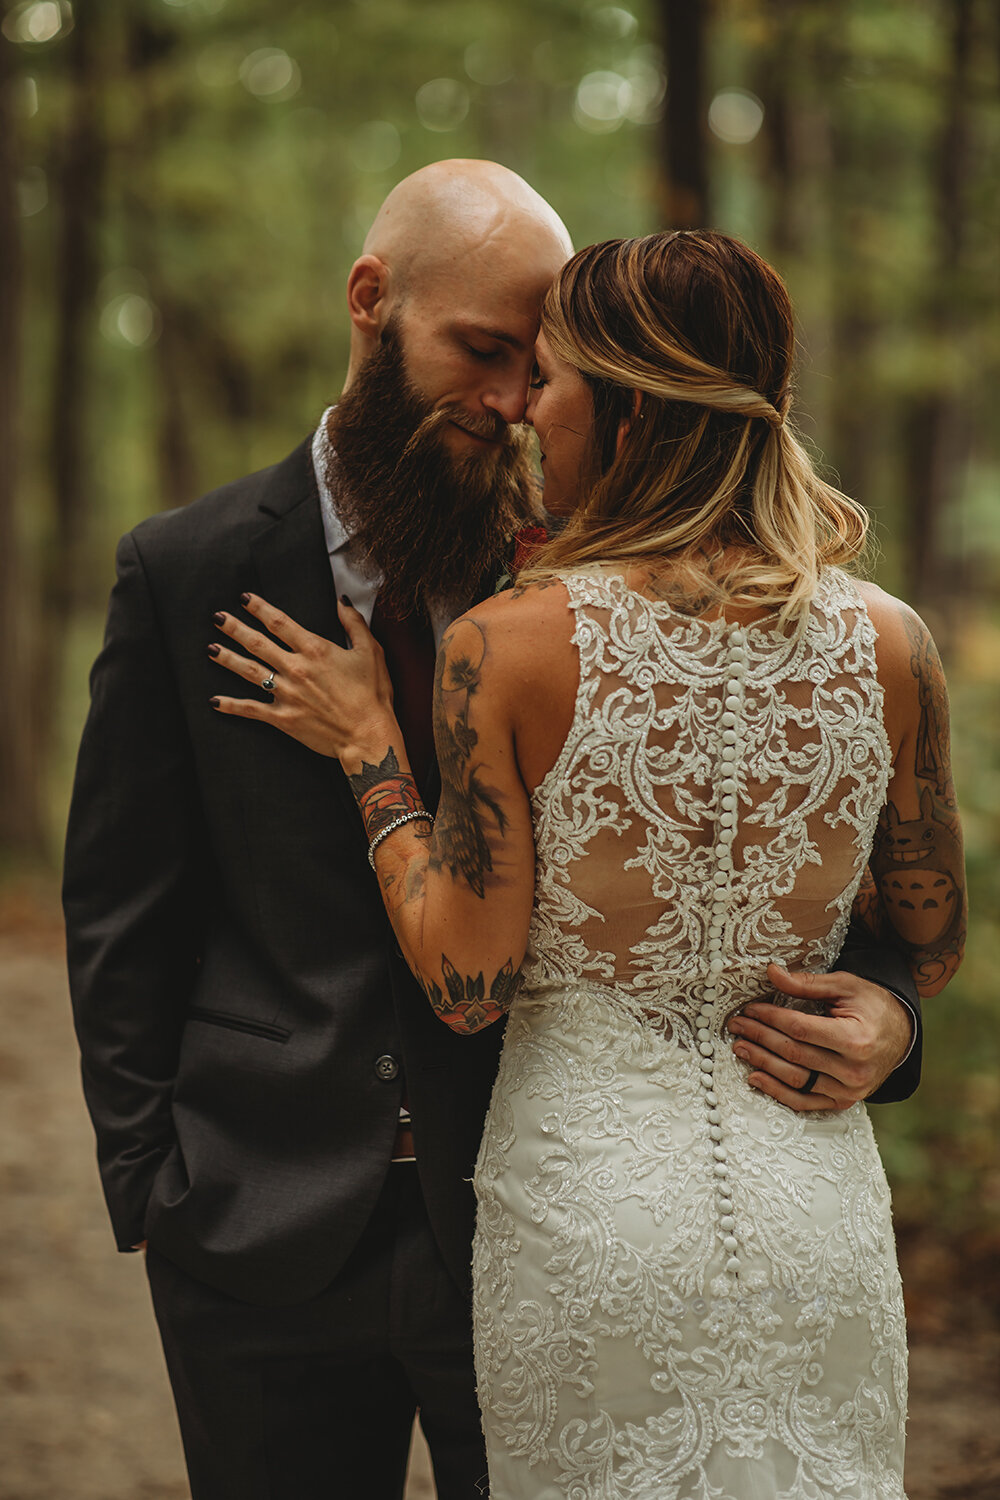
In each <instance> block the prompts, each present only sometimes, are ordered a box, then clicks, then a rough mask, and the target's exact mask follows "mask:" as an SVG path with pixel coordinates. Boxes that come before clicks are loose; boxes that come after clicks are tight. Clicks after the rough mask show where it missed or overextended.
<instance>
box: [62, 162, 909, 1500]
mask: <svg viewBox="0 0 1000 1500" xmlns="http://www.w3.org/2000/svg"><path fill="white" fill-rule="evenodd" d="M570 249H571V247H570V243H569V238H568V236H567V234H566V231H565V229H564V227H563V225H562V224H561V222H560V220H559V219H558V217H557V216H556V215H555V213H554V212H553V211H552V209H551V208H550V207H549V206H548V204H546V203H545V202H544V201H543V200H542V199H541V198H540V197H539V196H538V194H537V193H535V192H534V191H533V190H532V189H531V188H530V187H529V186H528V185H527V184H526V183H525V182H523V181H522V180H521V179H520V178H519V177H516V176H515V175H514V174H513V173H511V172H509V171H507V170H506V169H505V168H503V167H499V166H496V165H494V164H492V163H488V162H467V161H455V162H441V163H437V164H435V165H434V166H431V167H428V168H425V169H424V170H423V171H421V172H418V173H416V174H414V176H412V177H409V178H407V179H406V181H405V182H403V183H401V184H400V185H399V186H398V187H397V188H396V189H395V190H394V191H393V192H392V193H391V194H390V195H389V197H388V198H387V200H386V202H385V204H384V205H383V207H382V209H381V210H380V212H379V215H378V217H377V219H376V221H375V223H374V225H373V226H372V230H371V232H370V234H369V236H368V238H367V240H366V242H365V246H364V250H363V253H362V255H361V256H360V257H359V259H358V260H357V262H356V263H355V265H354V267H353V268H352V270H351V273H350V277H349V280H348V286H347V307H348V315H349V318H350V326H351V351H350V363H349V368H348V372H347V379H346V382H345V386H344V391H343V394H342V395H341V397H340V400H339V401H338V403H337V405H336V407H333V408H331V409H330V410H329V411H328V412H326V413H325V414H324V416H323V418H322V420H321V421H320V423H319V426H318V427H317V429H316V432H315V433H314V434H313V435H312V437H310V438H309V439H308V440H307V441H306V442H305V443H303V444H302V445H301V446H300V447H299V448H298V449H296V451H295V452H294V453H292V454H291V456H290V457H289V458H287V459H285V460H284V462H283V463H280V464H278V465H277V466H276V467H274V468H272V469H268V470H265V471H264V472H263V473H260V474H255V475H253V476H251V477H250V478H247V479H243V480H239V481H237V482H236V483H234V484H231V485H227V486H226V487H224V488H223V489H221V490H217V491H216V492H215V493H213V494H211V495H208V496H205V497H204V498H203V499H201V500H198V501H196V502H195V503H194V504H192V505H190V506H188V507H186V508H185V509H183V510H179V511H174V512H172V513H170V514H166V515H159V516H156V517H154V518H152V519H151V520H148V521H146V522H144V523H143V524H142V525H140V526H138V527H137V528H136V529H135V531H133V532H132V533H131V534H130V535H128V536H126V537H125V538H124V539H123V541H122V543H121V544H120V548H119V553H118V581H117V584H116V586H115V589H114V592H113V594H112V599H111V607H110V613H109V617H108V627H107V635H106V640H105V646H104V649H103V651H102V653H101V655H100V657H99V658H98V661H97V663H96V666H95V668H94V673H93V677H92V708H91V713H90V716H89V718H88V721H87V727H86V730H85V733H84V738H83V743H82V746H81V751H80V760H79V767H78V772H77V781H76V787H75V791H74V798H73V807H72V813H71V819H70V829H69V837H68V843H67V860H66V883H65V906H66V914H67V925H68V932H69V959H70V975H71V983H72V990H73V1000H74V1009H75V1015H76V1021H77V1030H78V1034H79V1038H80V1043H81V1050H82V1054H83V1073H84V1084H85V1089H86V1094H87V1100H88V1104H89V1106H90V1110H91V1114H92V1116H93V1119H94V1123H95V1127H96V1130H97V1137H98V1151H99V1158H100V1165H101V1172H102V1177H103V1181H104V1188H105V1193H106V1196H107V1200H108V1205H109V1208H110V1212H111V1217H112V1221H113V1224H114V1228H115V1233H116V1236H117V1241H118V1245H119V1247H120V1248H121V1249H122V1250H129V1249H135V1248H139V1247H144V1246H146V1245H147V1242H148V1248H147V1267H148V1272H149V1279H150V1284H151V1288H152V1293H153V1299H154V1305H155V1309H156V1314H157V1319H158V1322H159V1325H160V1330H161V1334H162V1338H163V1344H164V1349H165V1352H166V1356H167V1363H168V1368H169V1371H170V1377H171V1381H172V1384H173V1389H174V1394H175V1399H176V1403H177V1408H178V1414H179V1417H180V1423H181V1430H182V1435H183V1439H184V1447H185V1453H186V1456H187V1462H188V1470H189V1474H190V1478H191V1489H192V1495H193V1496H194V1500H313V1497H315V1500H320V1497H323V1500H330V1497H333V1496H339V1495H344V1496H350V1497H352V1500H360V1497H363V1500H383V1497H384V1500H390V1497H399V1496H400V1495H401V1494H402V1489H403V1483H404V1474H405V1468H406V1460H407V1453H408V1448H409V1441H410V1431H411V1427H412V1421H413V1415H414V1411H415V1409H416V1408H418V1407H419V1409H420V1419H421V1424H422V1427H423V1430H424V1432H425V1435H426V1437H427V1440H428V1443H429V1445H430V1449H431V1453H432V1456H433V1461H434V1469H435V1476H436V1481H437V1487H438V1495H439V1500H458V1497H462V1500H466V1497H470V1496H476V1495H479V1494H483V1493H485V1473H486V1464H485V1457H484V1453H483V1447H482V1439H481V1433H480V1424H479V1415H478V1411H477V1407H476V1400H475V1389H474V1379H473V1371H472V1355H471V1338H470V1326H469V1305H468V1293H467V1285H468V1274H469V1257H470V1241H471V1234H472V1214H473V1201H472V1193H471V1187H470V1183H469V1179H470V1178H471V1176H472V1168H473V1163H474V1160H475V1155H476V1150H477V1146H478V1142H479V1135H480V1131H481V1128H482V1122H483V1117H484V1114H485V1110H486V1105H487V1102H488V1097H489V1091H490V1088H491V1085H492V1081H493V1077H494V1073H495V1069H496V1062H497V1055H498V1048H499V1044H500V1040H501V1037H500V1034H499V1033H500V1028H499V1027H489V1028H487V1029H486V1030H484V1031H483V1032H481V1033H479V1034H478V1035H476V1036H473V1037H459V1036H457V1035H456V1034H455V1033H453V1032H452V1031H450V1030H449V1029H448V1028H446V1027H443V1026H442V1025H441V1024H440V1022H439V1021H438V1020H437V1019H436V1017H435V1016H434V1014H433V1012H432V1011H431V1009H430V1007H429V1006H428V1005H427V1004H426V1001H425V1000H424V998H423V996H422V993H421V992H420V990H419V988H418V986H417V985H416V984H415V982H414V981H413V979H412V977H411V975H410V972H409V970H408V968H407V966H406V964H405V963H404V962H403V960H402V957H401V955H400V953H399V950H398V948H397V947H396V944H395V941H394V939H393V936H392V932H391V930H390V928H389V926H388V923H387V921H386V919H385V916H384V911H383V907H382V902H381V899H380V897H379V893H378V887H377V884H376V882H375V879H374V877H373V875H372V872H371V870H370V868H369V865H368V860H367V857H366V855H367V848H366V844H365V840H364V836H363V832H362V828H361V823H360V820H359V818H358V816H357V809H356V807H355V804H354V799H353V796H352V794H351V792H350V790H349V788H348V785H347V782H346V780H345V778H344V776H343V774H342V772H341V770H340V767H339V766H338V765H337V764H336V762H331V761H330V760H327V759H325V758H323V757H320V756H317V755H314V754H312V753H311V752H310V751H308V750H306V749H304V748H303V747H302V746H301V745H299V744H297V743H296V742H295V741H293V740H292V739H290V738H288V737H287V736H285V735H279V734H275V733H274V732H273V731H272V730H270V729H268V728H267V727H266V726H262V725H259V724H249V725H248V724H246V723H243V724H240V723H238V722H237V721H234V720H232V719H228V718H223V717H221V716H219V715H217V714H214V713H212V712H211V710H210V707H209V700H210V699H211V698H212V696H213V695H214V694H215V693H217V692H219V691H221V690H222V688H221V683H220V680H219V678H218V677H217V676H216V675H215V674H217V672H218V669H217V668H216V667H214V665H213V662H212V659H211V656H210V655H209V654H208V653H207V652H206V643H207V642H208V641H209V639H210V637H209V634H208V632H209V630H210V621H211V616H212V615H213V613H215V612H216V611H218V610H220V609H227V610H230V611H232V610H233V609H234V608H235V607H236V606H237V601H238V600H239V599H240V596H241V594H243V593H244V592H245V591H253V592H255V593H257V594H260V595H263V596H264V597H265V598H267V599H268V600H270V601H271V602H272V603H274V604H276V605H278V606H279V607H281V608H284V609H287V610H288V612H289V613H290V614H291V615H293V616H294V617H295V619H297V620H298V621H299V622H300V623H301V624H302V625H304V626H306V627H307V628H308V629H309V630H312V631H314V632H316V633H317V634H319V635H324V636H327V637H330V638H332V639H334V640H337V641H338V642H340V643H341V644H345V642H344V638H343V634H342V632H341V629H340V625H339V623H338V619H337V614H336V607H335V602H336V598H337V595H338V594H344V593H346V594H348V595H349V596H350V598H351V599H352V601H353V603H354V604H355V606H356V607H358V608H359V609H360V610H361V611H362V613H363V614H364V615H365V616H366V618H368V619H369V620H370V621H371V623H372V627H373V629H375V631H376V633H377V634H379V636H380V638H381V640H382V642H383V645H384V647H385V650H386V655H387V659H388V661H389V664H390V670H391V671H392V675H393V681H394V688H395V695H396V703H397V709H398V712H399V714H400V717H401V720H403V723H404V729H405V731H406V737H407V744H408V746H409V747H410V749H411V759H413V760H414V763H415V765H416V764H417V760H418V758H419V757H421V756H422V764H420V765H418V766H417V769H418V772H419V774H420V775H421V776H422V778H423V781H424V790H425V795H426V796H427V797H428V798H430V799H431V800H433V798H434V793H435V789H436V770H435V766H434V761H433V755H432V747H431V741H430V731H429V706H430V687H431V673H432V668H433V657H434V647H435V638H439V637H440V635H441V633H442V632H443V630H444V629H445V628H446V626H447V624H448V623H449V622H450V621H451V620H452V619H453V618H454V617H455V616H456V615H457V614H458V613H460V612H461V611H462V610H463V609H464V608H465V607H467V605H468V604H469V603H471V602H472V601H473V600H475V599H476V598H478V597H481V596H482V594H483V593H484V592H486V591H491V590H492V588H493V587H494V584H495V580H496V577H497V575H498V573H499V572H500V571H501V570H502V566H503V562H504V554H505V550H506V549H507V548H508V546H509V542H510V539H511V537H512V535H513V534H514V533H516V531H517V530H518V529H519V528H520V527H521V526H523V525H524V524H525V523H526V522H530V521H532V520H533V519H534V518H535V514H536V504H537V501H536V496H535V494H534V490H533V485H532V481H531V477H530V472H529V469H528V466H527V463H526V458H525V453H524V450H523V446H522V438H521V436H520V435H519V433H518V432H517V431H516V430H514V425H513V424H516V423H518V422H519V420H520V418H521V415H522V413H523V411H524V407H525V402H526V397H527V388H528V381H529V378H530V373H531V368H532V362H533V343H534V339H535V334H536V331H537V327H538V313H539V304H540V301H541V297H542V295H543V293H544V291H545V289H546V287H547V286H548V284H549V282H550V281H551V279H552V277H553V276H554V274H555V272H556V271H557V270H558V268H559V266H560V265H561V264H562V262H563V261H564V259H565V258H566V256H567V255H568V254H569V253H570ZM210 650H211V646H209V651H210ZM229 681H230V679H228V677H227V683H228V682H229ZM268 686H269V687H270V689H271V690H272V691H274V692H276V693H279V694H280V691H281V683H280V674H277V678H276V679H272V680H270V681H269V683H268ZM225 691H226V692H227V693H230V692H231V691H232V687H231V685H229V686H227V687H226V688H225ZM249 691H252V690H249ZM862 972H864V969H863V968H862ZM876 977H878V976H876ZM871 988H872V987H871V986H868V987H867V989H868V990H869V991H870V990H871ZM870 998H871V997H870V996H869V1000H870ZM871 1003H872V1004H875V1003H877V1002H876V1001H871ZM859 1004H860V1001H859ZM885 1004H886V1005H887V1006H888V1007H890V1008H892V1007H893V1006H894V1002H892V1001H890V1000H888V998H887V997H886V1000H885ZM895 1009H896V1010H900V1007H895ZM785 1014H790V1013H785ZM781 1015H782V1013H781V1012H779V1013H778V1016H777V1019H778V1020H779V1021H780V1019H781ZM809 1019H810V1018H808V1017H800V1018H798V1020H797V1022H796V1024H799V1025H802V1026H808V1024H809ZM774 1020H775V1017H774V1016H773V1015H770V1014H769V1013H768V1008H767V1007H765V1008H764V1012H763V1014H762V1015H761V1014H758V1016H757V1018H756V1019H754V1020H753V1021H748V1022H746V1023H745V1024H746V1029H745V1031H744V1033H743V1036H742V1038H741V1042H740V1045H742V1046H745V1047H747V1048H748V1049H751V1051H752V1054H753V1055H752V1060H753V1061H754V1063H755V1065H756V1066H758V1067H759V1068H761V1069H762V1070H764V1072H763V1075H762V1076H763V1077H764V1078H765V1079H767V1080H768V1085H767V1086H768V1087H770V1088H771V1089H772V1090H773V1091H774V1092H776V1093H778V1092H780V1093H781V1094H783V1096H784V1097H785V1100H786V1102H788V1103H790V1104H792V1105H793V1107H807V1106H808V1103H809V1100H808V1096H806V1095H805V1094H802V1093H800V1092H798V1091H799V1089H800V1087H801V1077H802V1068H801V1067H799V1066H798V1065H797V1064H796V1063H795V1062H794V1061H788V1060H787V1058H786V1059H782V1058H781V1057H780V1056H778V1057H777V1059H776V1054H775V1053H774V1052H770V1051H769V1050H768V1049H769V1048H781V1047H784V1046H785V1045H786V1043H785V1040H784V1038H783V1037H782V1035H781V1034H780V1033H777V1032H775V1030H774V1029H773V1024H772V1025H771V1026H769V1025H768V1024H767V1023H768V1021H770V1022H772V1023H773V1021H774ZM845 1024H846V1023H845ZM893 1025H895V1026H896V1030H895V1031H894V1030H893ZM876 1030H878V1028H876ZM879 1035H880V1037H881V1043H880V1045H881V1047H882V1051H881V1053H879V1052H878V1051H877V1049H876V1052H875V1053H872V1052H871V1049H869V1056H868V1058H867V1062H866V1067H867V1068H868V1070H869V1071H868V1072H867V1073H865V1072H864V1070H862V1071H861V1072H857V1059H856V1058H854V1059H853V1060H852V1062H853V1065H855V1068H856V1073H855V1077H854V1083H853V1086H854V1087H856V1088H861V1089H862V1091H864V1092H867V1091H868V1088H869V1087H871V1086H873V1084H874V1082H878V1081H880V1079H881V1078H882V1077H883V1076H884V1074H885V1072H887V1071H888V1067H889V1063H887V1062H886V1061H885V1058H886V1057H887V1056H890V1055H892V1057H893V1060H895V1057H897V1056H898V1055H899V1053H900V1052H901V1051H902V1050H903V1048H904V1047H905V1044H906V1040H907V1036H908V1028H907V1025H906V1022H905V1020H904V1021H903V1023H902V1030H901V1036H900V1032H899V1023H898V1018H897V1020H896V1021H895V1022H894V1023H893V1024H890V1023H889V1022H888V1021H885V1022H884V1024H883V1025H882V1029H881V1031H880V1032H879ZM796 1045H800V1043H796V1041H795V1039H794V1038H793V1039H792V1041H791V1043H790V1046H791V1047H792V1048H794V1046H796ZM811 1066H812V1063H809V1064H808V1065H807V1067H806V1071H807V1072H808V1067H811ZM829 1066H830V1068H831V1070H832V1069H833V1066H834V1064H832V1063H831V1064H830V1065H829ZM873 1068H874V1069H875V1070H876V1075H877V1076H875V1077H874V1080H873V1082H869V1083H868V1085H867V1086H865V1085H864V1079H866V1078H869V1079H871V1077H872V1073H871V1070H872V1069H873ZM905 1091H906V1089H905V1086H904V1087H903V1088H902V1089H901V1090H900V1092H901V1093H902V1092H905Z"/></svg>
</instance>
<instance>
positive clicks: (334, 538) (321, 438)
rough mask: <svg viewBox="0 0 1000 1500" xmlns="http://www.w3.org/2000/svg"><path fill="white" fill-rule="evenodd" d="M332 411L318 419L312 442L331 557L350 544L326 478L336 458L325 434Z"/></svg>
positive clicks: (313, 459) (313, 458)
mask: <svg viewBox="0 0 1000 1500" xmlns="http://www.w3.org/2000/svg"><path fill="white" fill-rule="evenodd" d="M332 411H333V407H332V406H328V407H327V409H326V411H325V412H324V413H323V415H322V417H320V420H319V426H318V427H317V428H316V431H315V432H314V434H313V442H312V461H313V468H314V469H315V471H316V487H317V489H318V490H319V505H320V510H321V512H322V514H323V535H324V536H325V537H326V550H327V552H328V553H329V554H330V556H331V557H332V556H333V554H334V553H335V552H343V551H344V549H345V548H346V547H348V546H350V542H351V536H350V532H349V531H348V530H347V528H346V526H345V525H344V523H343V521H342V520H341V518H340V515H339V513H338V511H337V507H336V505H335V504H334V499H333V492H332V490H331V489H330V482H329V479H328V477H327V476H328V474H329V472H330V469H331V468H332V467H333V465H334V462H335V458H336V455H335V454H334V451H333V445H332V444H331V442H330V438H329V436H328V434H327V423H328V421H329V418H330V413H331V412H332Z"/></svg>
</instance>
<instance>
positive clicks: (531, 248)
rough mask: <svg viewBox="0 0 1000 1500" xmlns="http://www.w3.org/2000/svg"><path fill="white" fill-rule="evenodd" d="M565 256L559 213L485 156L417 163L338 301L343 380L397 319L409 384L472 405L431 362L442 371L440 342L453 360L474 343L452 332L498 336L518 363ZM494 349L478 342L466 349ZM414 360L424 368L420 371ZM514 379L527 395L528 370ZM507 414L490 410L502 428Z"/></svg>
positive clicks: (380, 218)
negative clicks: (345, 317) (346, 361)
mask: <svg viewBox="0 0 1000 1500" xmlns="http://www.w3.org/2000/svg"><path fill="white" fill-rule="evenodd" d="M572 253H573V246H572V243H571V241H570V237H569V235H568V233H567V232H566V226H565V225H564V224H563V222H562V220H561V219H560V218H559V215H558V214H557V213H556V212H555V210H554V209H553V208H552V207H551V206H550V205H549V204H548V203H546V201H545V199H544V198H542V197H541V196H540V195H539V194H538V193H536V192H535V190H534V188H532V187H529V185H528V184H527V183H526V182H525V181H524V179H523V178H522V177H518V175H517V173H516V172H511V171H510V170H509V169H508V168H507V167H502V166H500V165H499V164H498V163H497V162H492V161H466V160H455V161H439V162H434V163H432V165H430V166H427V167H422V168H421V169H420V171H419V172H414V173H413V174H412V176H410V177H407V178H405V179H404V180H403V181H402V182H401V183H399V184H398V186H397V187H395V188H393V190H392V192H391V193H390V194H389V196H388V198H386V200H385V202H384V203H383V205H382V207H381V208H380V209H379V212H378V214H377V216H376V218H375V222H374V224H373V225H372V227H371V229H370V230H369V232H368V235H367V237H366V239H365V244H364V249H363V251H362V253H361V255H360V257H359V258H358V260H356V261H355V263H354V265H353V267H352V268H351V274H350V277H349V279H348V284H347V302H348V307H349V309H350V313H351V323H352V325H353V327H352V333H351V363H350V368H349V369H348V376H347V382H346V385H347V386H350V384H351V382H352V381H353V380H354V378H355V376H356V375H357V372H358V370H359V369H360V367H361V365H362V364H363V363H364V361H365V360H366V359H367V358H368V357H369V356H370V355H371V354H372V353H373V352H374V350H375V349H376V348H377V347H378V343H379V340H380V339H381V337H382V333H383V331H384V329H385V327H386V325H387V324H388V322H389V321H390V319H395V318H397V317H401V318H402V321H403V328H402V335H403V344H404V349H405V352H406V355H407V359H408V360H409V361H410V366H411V368H410V374H411V376H412V378H413V379H414V381H415V383H416V384H417V386H418V387H420V388H421V389H423V390H424V391H425V393H426V394H428V395H429V396H431V397H432V398H436V397H437V395H438V394H443V395H447V396H449V397H450V398H452V399H455V400H463V401H464V400H467V399H469V398H470V397H471V398H472V400H473V404H475V403H476V402H477V401H478V397H476V396H475V394H474V393H473V392H471V391H470V390H469V385H470V382H469V381H468V380H467V379H465V378H464V376H462V375H461V373H460V372H458V371H454V372H453V373H454V375H455V378H456V380H457V382H458V385H460V386H461V387H462V389H459V388H458V385H455V383H454V381H453V380H452V376H451V375H450V374H449V373H448V371H446V370H441V369H433V368H430V365H440V364H441V360H442V358H444V357H446V356H447V353H448V349H447V347H446V346H447V345H448V343H449V341H450V343H451V346H452V352H453V353H458V354H461V353H462V351H463V350H464V349H467V348H468V345H469V343H470V342H471V343H472V344H476V339H472V340H466V341H465V342H464V343H463V340H464V339H465V334H464V333H462V332H461V331H460V330H462V329H464V330H466V331H469V330H471V331H475V330H476V329H484V330H486V331H491V330H492V331H493V332H498V333H499V334H500V335H501V340H500V342H501V343H503V342H504V341H505V342H506V344H507V346H508V347H510V348H514V349H517V350H519V352H520V353H521V354H522V356H523V355H525V354H526V353H528V352H529V350H530V346H531V345H532V344H533V343H534V339H535V334H536V332H537V329H538V314H539V309H540V307H541V301H542V298H543V297H544V295H545V292H546V291H547V289H548V287H549V285H550V283H551V282H552V279H553V277H554V276H555V274H556V272H557V271H558V270H559V268H560V266H562V265H563V264H564V262H565V261H566V259H567V257H568V256H570V255H571V254H572ZM495 344H496V341H492V343H490V342H489V341H486V342H484V341H483V340H479V341H478V344H477V347H480V348H486V347H493V345H495ZM497 347H499V346H497ZM425 355H426V359H427V361H429V362H430V365H428V367H427V368H426V369H425V368H423V366H424V356H425ZM529 363H530V361H529ZM523 364H524V360H523V359H522V365H523ZM466 373H467V372H466ZM521 374H522V375H523V377H524V382H523V383H524V385H525V395H526V382H527V367H525V368H524V369H522V371H521ZM441 381H443V382H444V384H443V385H442V386H441V389H440V391H439V390H438V389H437V387H438V385H439V384H440V382H441ZM474 383H475V382H473V384H474ZM449 386H453V388H452V389H450V390H449V389H448V387H449ZM345 388H346V387H345ZM488 404H489V394H488V393H487V405H488ZM511 408H512V402H511V401H510V399H508V398H507V397H504V399H503V401H502V405H501V406H497V407H496V409H497V410H502V412H503V415H504V420H505V421H516V420H519V418H518V417H511V416H508V415H507V412H508V411H509V410H510V409H511Z"/></svg>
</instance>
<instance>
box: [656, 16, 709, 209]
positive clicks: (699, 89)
mask: <svg viewBox="0 0 1000 1500" xmlns="http://www.w3.org/2000/svg"><path fill="white" fill-rule="evenodd" d="M659 16H660V32H661V35H662V37H663V47H664V52H665V53H666V60H667V98H666V108H665V110H664V114H663V123H662V126H661V128H660V173H659V192H658V197H659V207H660V217H661V220H662V222H663V225H664V227H665V228H667V229H697V228H701V227H703V226H704V225H707V224H708V223H709V222H710V207H709V190H708V153H707V147H706V120H707V110H708V105H707V101H706V98H705V33H706V26H707V19H708V0H660V3H659Z"/></svg>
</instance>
